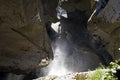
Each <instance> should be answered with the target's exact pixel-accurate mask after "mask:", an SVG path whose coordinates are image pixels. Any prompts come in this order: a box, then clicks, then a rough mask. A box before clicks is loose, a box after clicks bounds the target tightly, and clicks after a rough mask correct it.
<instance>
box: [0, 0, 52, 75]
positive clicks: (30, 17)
mask: <svg viewBox="0 0 120 80" xmlns="http://www.w3.org/2000/svg"><path fill="white" fill-rule="evenodd" d="M38 7H39V8H38ZM39 13H40V14H39ZM41 16H42V7H41V3H40V1H39V2H38V1H37V0H30V1H29V0H25V1H24V0H19V1H16V0H7V1H4V0H1V1H0V71H13V72H17V71H19V72H20V71H21V72H23V73H24V71H26V72H27V71H31V70H33V69H35V68H37V67H42V66H45V65H47V64H41V60H42V59H44V58H47V59H50V58H52V50H51V47H50V43H49V38H48V36H47V32H46V29H45V26H44V24H43V22H42V17H41ZM21 72H20V73H21Z"/></svg>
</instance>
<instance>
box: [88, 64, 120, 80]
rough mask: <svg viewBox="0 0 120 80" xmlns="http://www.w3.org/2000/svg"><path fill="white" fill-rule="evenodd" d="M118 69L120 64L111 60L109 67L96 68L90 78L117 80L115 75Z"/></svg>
mask: <svg viewBox="0 0 120 80" xmlns="http://www.w3.org/2000/svg"><path fill="white" fill-rule="evenodd" d="M117 69H120V65H118V64H117V63H115V62H111V63H110V65H109V66H108V67H107V68H105V67H102V68H99V69H96V70H95V71H94V72H93V73H92V74H90V75H89V77H88V80H117V78H116V77H115V76H114V74H115V73H116V70H117Z"/></svg>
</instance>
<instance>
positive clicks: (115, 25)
mask: <svg viewBox="0 0 120 80" xmlns="http://www.w3.org/2000/svg"><path fill="white" fill-rule="evenodd" d="M88 28H89V30H90V31H91V32H92V33H93V35H94V36H95V37H94V38H96V37H97V38H100V39H101V40H102V42H103V43H104V45H105V47H106V49H107V50H108V51H109V53H111V54H112V55H113V57H114V59H117V60H119V59H120V50H119V49H120V0H116V1H113V0H109V2H108V4H107V5H106V7H105V8H104V9H103V10H102V11H101V12H100V13H99V14H98V15H97V16H96V17H95V18H94V19H93V20H92V22H91V23H90V24H88Z"/></svg>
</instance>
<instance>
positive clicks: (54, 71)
mask: <svg viewBox="0 0 120 80" xmlns="http://www.w3.org/2000/svg"><path fill="white" fill-rule="evenodd" d="M63 47H65V46H63ZM65 57H66V55H65V51H64V50H61V45H60V44H57V45H56V49H55V51H54V60H53V61H52V62H51V63H50V68H49V70H50V72H49V73H48V75H57V76H60V75H65V74H67V73H69V71H68V70H67V69H66V68H65V62H64V61H65Z"/></svg>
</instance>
